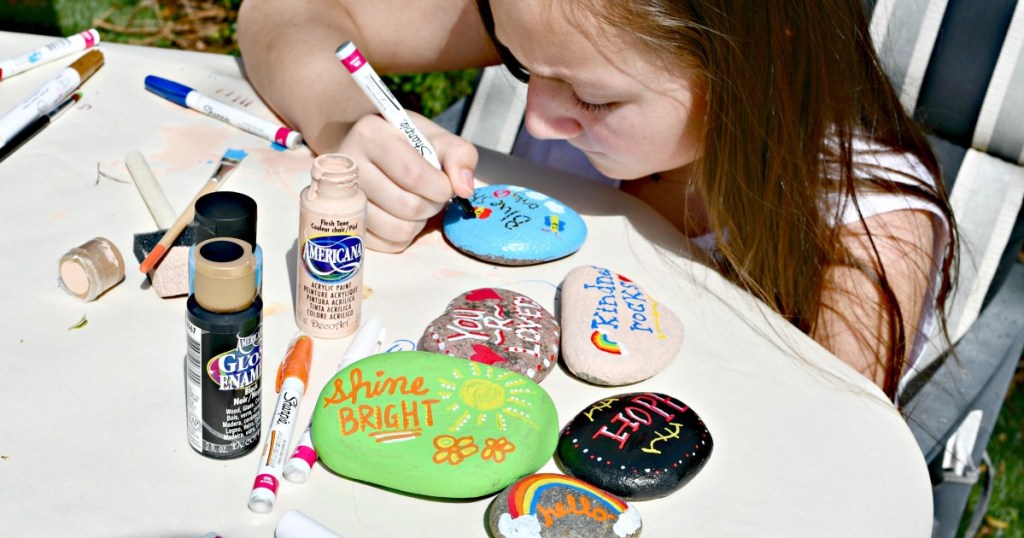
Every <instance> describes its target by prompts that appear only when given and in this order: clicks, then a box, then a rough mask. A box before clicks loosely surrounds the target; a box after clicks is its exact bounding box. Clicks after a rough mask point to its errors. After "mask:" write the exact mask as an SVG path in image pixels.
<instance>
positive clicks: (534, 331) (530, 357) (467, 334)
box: [418, 288, 560, 383]
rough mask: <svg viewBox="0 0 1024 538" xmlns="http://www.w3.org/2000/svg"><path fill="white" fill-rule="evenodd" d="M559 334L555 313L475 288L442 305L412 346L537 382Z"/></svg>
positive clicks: (550, 363)
mask: <svg viewBox="0 0 1024 538" xmlns="http://www.w3.org/2000/svg"><path fill="white" fill-rule="evenodd" d="M559 337H560V333H559V327H558V321H557V320H555V316H553V315H552V314H551V313H550V312H548V311H547V310H546V309H545V308H544V307H543V306H541V305H539V304H537V302H536V301H534V300H533V299H531V298H529V297H527V296H525V295H520V294H518V293H515V292H512V291H509V290H505V289H500V288H480V289H475V290H472V291H468V292H466V293H463V294H462V295H460V296H458V297H456V298H455V299H453V300H452V302H450V303H448V306H447V307H446V308H445V311H444V313H443V314H441V315H440V316H439V317H438V318H437V319H435V320H434V321H432V322H431V323H430V325H428V326H427V329H426V330H425V331H424V332H423V336H422V337H421V338H420V341H419V346H418V349H421V350H423V351H430V352H433V353H442V354H445V355H450V356H454V357H462V358H464V359H470V360H473V361H476V362H480V363H483V364H489V365H494V366H498V367H501V368H505V369H506V370H512V371H513V372H518V373H520V374H523V375H525V376H526V377H529V378H530V379H532V380H533V381H536V382H538V383H539V382H540V381H541V380H542V379H544V377H545V376H547V375H548V372H550V371H551V369H552V368H553V367H554V366H555V364H556V363H557V362H558V345H559Z"/></svg>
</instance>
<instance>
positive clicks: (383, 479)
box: [312, 351, 559, 498]
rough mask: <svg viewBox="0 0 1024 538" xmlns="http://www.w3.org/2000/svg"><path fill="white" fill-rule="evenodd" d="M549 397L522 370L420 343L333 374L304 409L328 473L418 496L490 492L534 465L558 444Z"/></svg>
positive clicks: (546, 458)
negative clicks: (442, 351) (414, 348)
mask: <svg viewBox="0 0 1024 538" xmlns="http://www.w3.org/2000/svg"><path fill="white" fill-rule="evenodd" d="M558 430H559V424H558V415H557V413H556V411H555V405H554V403H553V402H552V401H551V397H550V396H548V394H547V392H545V391H544V389H542V388H541V387H540V386H539V385H537V384H536V383H535V382H533V381H532V380H530V379H529V378H527V377H526V376H524V375H522V374H518V373H515V372H512V371H509V370H505V369H503V368H498V367H495V366H488V365H486V364H480V363H477V362H473V361H467V360H465V359H461V358H456V357H449V356H446V355H440V354H436V353H427V352H424V351H401V352H394V353H383V354H380V355H374V356H371V357H367V358H365V359H363V360H360V361H357V362H355V363H353V364H351V365H349V366H348V367H346V368H345V369H343V370H341V371H340V372H338V373H337V374H336V375H335V376H334V377H333V378H332V379H331V380H330V381H328V382H327V384H326V385H325V386H324V388H323V390H322V391H321V392H320V396H319V398H318V399H317V402H316V408H315V409H314V410H313V430H312V438H313V446H314V448H315V449H316V451H317V454H318V456H319V457H320V460H321V461H323V463H324V465H326V466H327V467H328V468H330V469H331V470H332V471H334V472H336V473H338V474H340V475H343V476H346V477H349V478H353V479H356V480H362V481H365V482H370V483H373V484H378V485H381V486H385V487H388V488H393V489H397V490H401V491H406V492H409V493H415V494H419V495H429V496H432V497H450V498H468V497H480V496H484V495H490V494H492V493H495V492H497V491H499V490H501V489H503V488H505V487H506V486H508V485H509V484H511V483H513V482H515V481H516V480H517V479H519V478H520V477H522V476H524V475H528V474H530V473H533V472H534V471H536V470H538V469H540V468H541V467H542V466H543V465H544V464H545V463H547V461H548V458H550V457H551V455H552V454H553V453H554V450H555V446H556V444H557V442H558Z"/></svg>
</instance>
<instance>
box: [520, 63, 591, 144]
mask: <svg viewBox="0 0 1024 538" xmlns="http://www.w3.org/2000/svg"><path fill="white" fill-rule="evenodd" d="M571 92H572V89H571V88H569V87H568V86H567V85H566V84H565V83H561V82H558V81H555V80H551V79H546V78H544V77H531V79H530V85H529V86H528V87H527V92H526V113H525V117H524V120H523V121H524V122H525V123H526V130H527V131H529V132H530V134H531V135H533V136H534V137H535V138H539V139H542V140H563V139H571V138H574V137H576V136H577V135H579V134H580V133H581V132H582V131H583V125H582V124H580V122H579V121H578V120H577V119H576V115H575V114H577V113H578V112H579V110H577V109H576V106H575V105H574V104H573V102H572V95H571Z"/></svg>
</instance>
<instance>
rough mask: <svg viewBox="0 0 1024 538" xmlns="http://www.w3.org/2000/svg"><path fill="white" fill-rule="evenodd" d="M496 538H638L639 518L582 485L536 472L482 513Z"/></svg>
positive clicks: (615, 499)
mask: <svg viewBox="0 0 1024 538" xmlns="http://www.w3.org/2000/svg"><path fill="white" fill-rule="evenodd" d="M487 524H488V525H489V526H490V527H491V533H493V534H494V536H495V537H499V538H513V537H515V538H526V537H530V536H538V537H545V536H588V537H600V536H604V537H608V538H627V537H633V536H639V535H640V528H641V526H642V523H641V520H640V513H639V512H637V509H636V507H634V506H633V505H632V504H630V503H627V502H626V501H623V500H622V499H620V498H618V497H616V496H615V495H612V494H610V493H608V492H606V491H602V490H601V489H600V488H596V487H594V486H592V485H590V484H588V483H586V482H584V481H582V480H579V479H576V478H572V477H570V476H563V475H560V474H549V473H541V474H535V475H530V476H527V477H525V478H522V479H520V480H518V481H516V482H515V483H514V484H512V485H511V486H509V487H507V488H505V490H504V491H502V492H501V493H499V494H498V496H497V497H495V498H494V501H493V502H492V503H491V506H490V509H489V510H488V511H487Z"/></svg>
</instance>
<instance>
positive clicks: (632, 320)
mask: <svg viewBox="0 0 1024 538" xmlns="http://www.w3.org/2000/svg"><path fill="white" fill-rule="evenodd" d="M561 290H562V295H561V327H562V357H563V359H564V360H565V365H566V366H567V367H568V368H569V370H570V371H572V373H574V374H576V375H577V376H579V377H580V378H582V379H584V380H586V381H589V382H591V383H597V384H599V385H627V384H629V383H636V382H638V381H642V380H644V379H647V378H649V377H651V376H653V375H655V374H657V373H658V372H660V371H662V370H664V369H665V367H666V366H668V365H669V363H671V362H672V359H674V358H675V356H676V354H677V353H679V348H680V347H682V345H683V324H682V322H681V321H680V320H679V317H678V316H676V314H675V313H674V312H672V311H671V310H669V309H668V307H666V306H665V305H663V304H661V303H659V302H657V301H656V300H654V298H653V297H651V296H650V295H648V294H647V293H646V292H645V291H644V290H643V289H642V288H641V287H640V286H638V285H637V284H636V283H635V282H632V281H631V280H629V279H628V278H626V277H624V276H622V275H619V274H616V273H614V272H612V271H609V270H608V269H604V268H602V267H596V266H589V265H588V266H582V267H577V268H575V269H573V270H572V271H570V272H569V274H568V275H566V277H565V280H563V281H562V288H561Z"/></svg>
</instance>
